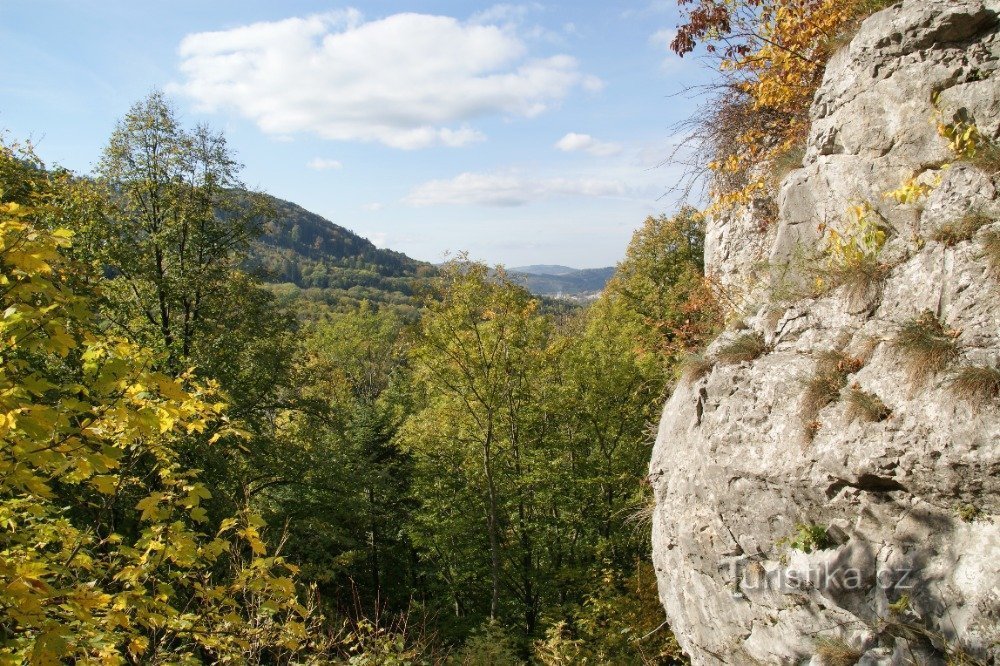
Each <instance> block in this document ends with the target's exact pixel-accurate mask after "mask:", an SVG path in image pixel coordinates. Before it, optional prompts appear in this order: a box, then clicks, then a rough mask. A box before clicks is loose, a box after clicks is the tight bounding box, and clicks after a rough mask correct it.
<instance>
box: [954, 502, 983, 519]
mask: <svg viewBox="0 0 1000 666" xmlns="http://www.w3.org/2000/svg"><path fill="white" fill-rule="evenodd" d="M955 513H957V514H958V517H959V518H961V519H962V520H963V521H965V522H967V523H971V522H973V521H975V520H976V518H979V516H981V515H982V512H981V511H980V510H979V507H977V506H976V505H974V504H963V505H962V506H960V507H958V508H957V509H956V510H955Z"/></svg>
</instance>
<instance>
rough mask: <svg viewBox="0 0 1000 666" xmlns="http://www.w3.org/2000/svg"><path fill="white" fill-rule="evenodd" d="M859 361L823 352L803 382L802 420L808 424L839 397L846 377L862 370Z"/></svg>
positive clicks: (838, 354)
mask: <svg viewBox="0 0 1000 666" xmlns="http://www.w3.org/2000/svg"><path fill="white" fill-rule="evenodd" d="M863 365H864V363H863V362H862V361H861V359H858V358H854V357H853V356H848V355H846V354H844V353H842V352H834V351H829V352H823V353H821V354H820V356H819V360H817V361H816V369H815V370H814V371H813V374H812V376H811V377H809V378H808V379H807V380H806V381H805V395H804V396H803V409H804V413H803V415H802V416H803V419H804V420H805V421H806V422H807V423H809V422H812V421H814V420H815V419H816V416H817V415H818V414H819V412H820V410H822V409H823V408H824V407H826V406H827V405H829V404H830V403H831V402H833V401H834V400H837V399H838V398H839V397H840V390H841V389H842V388H844V387H845V386H846V385H847V377H848V375H851V374H853V373H855V372H857V371H858V370H860V369H861V368H862V366H863Z"/></svg>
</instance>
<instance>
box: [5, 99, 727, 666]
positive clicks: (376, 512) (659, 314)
mask: <svg viewBox="0 0 1000 666" xmlns="http://www.w3.org/2000/svg"><path fill="white" fill-rule="evenodd" d="M2 159H3V162H2V180H0V190H2V192H3V202H4V203H3V222H2V224H3V226H2V231H3V243H2V246H0V248H2V253H3V254H2V257H3V270H4V272H3V282H2V284H3V290H4V291H3V298H4V306H5V312H4V319H3V324H2V325H3V334H4V340H5V349H4V371H3V398H2V400H3V414H4V420H3V423H2V426H3V433H4V437H5V440H7V441H11V442H12V444H13V446H12V447H11V448H6V449H5V450H4V458H3V467H4V469H5V470H6V474H5V476H4V487H3V490H4V509H3V516H4V518H3V522H4V525H6V526H7V528H8V531H7V532H5V534H6V536H5V544H4V547H5V551H4V553H5V557H4V567H5V569H4V575H5V576H12V575H15V574H16V577H17V580H18V583H17V584H15V585H10V586H8V588H7V594H6V595H5V596H4V599H3V612H4V617H5V620H4V627H5V628H6V631H7V633H6V636H5V642H4V646H5V647H4V650H5V651H6V653H7V654H8V655H18V654H26V651H27V653H33V652H35V651H47V652H50V653H51V654H53V655H57V656H58V658H74V659H79V658H95V659H98V660H99V661H104V660H107V661H109V662H113V661H116V660H117V661H123V662H132V661H135V662H141V663H161V662H163V661H164V660H177V661H191V660H195V661H233V662H238V663H242V662H248V663H289V662H298V661H300V660H309V659H312V660H317V659H318V660H326V659H343V660H347V661H349V662H350V663H409V662H411V661H412V662H413V663H419V662H421V661H428V662H430V661H440V660H441V659H444V658H445V655H452V656H453V657H454V658H457V659H459V660H460V662H461V663H518V662H519V661H520V660H523V659H525V658H527V657H528V656H529V655H531V654H536V655H545V654H552V655H561V656H558V659H565V658H567V657H566V655H567V654H573V655H578V657H574V659H576V658H579V659H587V658H589V659H591V660H595V661H596V662H600V663H607V662H613V661H626V662H630V661H637V660H640V659H647V660H650V661H652V662H656V663H670V662H671V661H672V660H674V659H678V658H680V653H679V651H678V649H677V647H676V644H675V643H673V641H672V640H671V635H670V632H669V629H666V628H664V627H663V626H662V618H661V615H662V612H661V609H660V606H659V602H658V600H657V596H656V589H655V579H654V577H653V575H652V571H651V568H650V565H649V564H648V562H647V558H646V552H647V551H648V548H649V545H648V536H647V535H646V532H647V531H648V529H647V526H646V525H645V524H644V515H645V514H646V510H645V509H644V507H646V506H648V503H649V497H648V490H647V489H646V488H645V487H644V485H643V479H644V473H645V472H644V469H645V466H646V464H647V460H648V454H649V445H650V437H651V435H650V432H649V430H648V425H649V423H650V422H651V421H652V419H653V417H654V416H655V413H656V411H657V410H658V408H659V405H660V403H661V401H662V398H663V391H664V386H665V385H666V381H667V378H668V376H669V372H670V370H669V369H670V368H671V367H674V364H675V362H676V359H677V358H679V355H681V354H683V353H684V352H685V350H687V349H688V348H693V347H694V346H696V345H697V344H698V341H699V339H700V338H701V337H703V336H705V335H707V334H708V333H709V332H710V331H711V329H712V327H713V326H714V318H713V316H712V314H711V313H710V312H709V311H708V310H706V309H705V308H704V307H703V304H702V303H699V302H698V299H702V298H704V293H703V290H702V288H701V287H702V284H703V281H702V277H703V275H702V273H703V266H702V255H703V239H704V226H703V218H702V217H701V215H699V214H698V213H696V212H694V211H684V212H683V213H681V214H679V215H677V216H675V217H671V218H667V217H659V218H650V219H649V220H647V222H646V224H645V226H644V227H643V229H642V230H641V231H640V232H638V233H637V235H636V238H635V241H634V242H633V245H632V247H631V248H630V249H629V255H628V258H627V259H626V260H625V261H624V262H623V263H622V265H621V266H620V267H619V271H618V274H617V276H616V278H615V282H614V285H613V286H612V288H611V289H609V290H608V291H607V293H606V295H605V296H604V297H603V298H602V299H601V300H600V301H599V302H597V303H596V304H595V305H593V306H592V307H590V308H588V309H573V310H570V311H567V310H566V309H565V308H564V309H563V310H562V311H558V312H556V313H552V312H547V311H546V309H545V307H543V305H542V304H541V303H540V302H539V301H538V299H536V298H534V297H532V296H531V295H530V294H529V293H528V292H527V291H525V290H524V289H523V288H521V287H519V286H517V285H515V284H513V283H512V282H511V281H510V280H509V279H508V278H507V276H506V274H505V272H504V270H503V268H502V267H488V266H485V265H483V264H480V263H476V262H473V261H470V260H468V259H466V258H464V257H459V258H457V259H455V260H453V261H451V262H450V263H449V264H447V265H445V266H443V267H440V268H438V269H436V270H435V271H434V274H433V276H432V277H426V278H423V280H424V281H425V283H426V284H424V285H422V286H421V295H420V299H421V305H420V308H419V311H418V313H419V314H418V316H417V317H416V318H414V317H413V316H412V313H411V312H410V310H409V309H405V308H404V309H403V310H402V311H400V309H399V308H396V307H394V306H393V305H392V304H391V303H384V302H383V303H372V302H369V301H367V300H361V301H360V302H359V303H358V304H357V305H356V306H354V307H353V308H352V309H348V310H346V311H345V310H344V308H329V307H328V308H325V309H323V308H319V310H317V308H316V307H315V305H311V306H309V307H308V308H307V310H306V312H305V313H303V312H301V311H298V310H297V304H301V302H302V301H301V299H290V300H287V301H286V302H284V303H279V300H278V299H277V297H276V296H275V295H274V293H273V292H272V291H271V290H270V289H269V288H267V287H266V285H264V284H263V283H262V282H261V281H260V280H259V278H258V277H255V275H254V274H253V272H247V271H246V270H244V267H245V266H246V265H247V257H248V252H249V249H250V246H251V244H252V242H253V241H255V240H256V239H257V238H258V237H259V236H260V235H261V234H262V233H263V231H264V230H265V229H266V228H267V224H268V220H269V217H270V216H273V215H275V210H274V208H273V206H270V205H269V201H268V199H267V198H266V197H263V196H261V195H259V194H257V193H253V192H250V191H248V190H247V189H246V188H245V187H244V186H243V185H242V183H241V182H240V180H239V171H238V168H237V166H236V160H235V156H233V155H232V154H231V153H230V151H229V150H228V148H227V145H226V141H225V137H224V136H222V135H221V134H219V133H215V132H212V131H211V130H210V129H208V128H205V127H195V128H191V129H188V128H185V127H183V126H182V125H181V124H180V123H179V121H178V119H177V114H176V112H175V110H174V109H173V108H172V107H171V105H170V102H169V100H167V99H166V98H165V97H164V96H163V95H162V94H160V93H154V94H152V95H150V96H149V97H148V98H147V99H145V100H142V101H140V102H139V103H137V104H136V105H135V106H134V107H133V108H132V110H131V111H130V112H129V114H128V115H127V116H126V117H125V118H123V119H122V120H121V121H120V123H119V124H118V126H117V128H116V130H115V132H114V134H113V135H112V136H111V137H110V138H109V140H108V142H107V147H106V149H105V152H104V154H103V155H102V156H101V160H100V163H99V170H98V174H97V177H96V178H80V177H78V176H76V175H74V174H71V173H67V172H64V171H60V170H49V169H46V168H45V166H44V165H42V164H41V163H39V161H38V160H37V158H35V157H34V156H33V155H32V153H31V152H30V150H29V149H27V148H25V147H18V146H14V145H11V146H6V147H5V148H4V150H3V155H2ZM682 330H683V331H684V334H683V335H678V334H677V333H676V332H677V331H682ZM645 634H649V636H644V635H645ZM640 638H643V640H641V641H640V640H639V639H640ZM585 655H586V656H585ZM553 658H556V657H553ZM393 660H395V661H393ZM553 663H556V662H553Z"/></svg>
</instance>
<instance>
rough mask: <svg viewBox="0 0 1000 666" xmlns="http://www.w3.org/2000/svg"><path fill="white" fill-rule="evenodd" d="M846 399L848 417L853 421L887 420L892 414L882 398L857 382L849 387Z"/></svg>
mask: <svg viewBox="0 0 1000 666" xmlns="http://www.w3.org/2000/svg"><path fill="white" fill-rule="evenodd" d="M844 400H845V401H846V402H847V418H848V419H850V420H851V421H857V420H859V419H860V420H861V421H868V422H878V421H885V420H886V419H887V418H889V416H890V415H891V414H892V410H891V409H889V408H888V407H886V405H885V403H884V402H882V399H881V398H879V397H878V396H877V395H875V394H874V393H869V392H868V391H864V390H862V388H861V386H859V385H858V384H857V383H855V384H853V385H852V386H851V388H850V389H848V391H847V393H846V394H845V395H844Z"/></svg>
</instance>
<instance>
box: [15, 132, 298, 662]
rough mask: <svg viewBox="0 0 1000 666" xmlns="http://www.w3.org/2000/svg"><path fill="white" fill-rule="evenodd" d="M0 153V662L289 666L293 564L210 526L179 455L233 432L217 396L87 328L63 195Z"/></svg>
mask: <svg viewBox="0 0 1000 666" xmlns="http://www.w3.org/2000/svg"><path fill="white" fill-rule="evenodd" d="M0 160H2V162H3V164H2V167H3V168H2V171H3V172H4V175H5V179H4V180H5V181H6V182H7V183H8V184H12V183H14V184H16V183H19V184H20V185H22V186H23V187H21V188H16V187H12V188H10V194H8V193H7V192H2V191H0V311H2V313H3V314H2V318H0V438H2V443H3V445H2V447H0V589H2V591H3V593H2V594H0V636H2V637H3V641H2V642H0V662H2V663H37V664H56V663H81V664H83V663H102V664H117V663H140V662H141V663H164V664H165V663H191V662H201V661H213V662H220V663H221V662H226V663H230V662H232V663H247V662H250V661H254V660H258V659H260V658H262V657H263V656H265V655H267V656H268V658H270V659H272V660H277V661H281V660H282V659H284V660H287V659H289V658H291V656H292V655H295V654H297V653H299V652H300V649H301V648H302V647H303V646H304V638H305V629H306V623H307V621H308V615H309V613H308V611H307V610H306V609H305V608H304V607H303V606H302V605H301V604H299V602H298V599H297V596H296V589H295V582H294V580H293V577H292V576H293V574H294V567H292V566H290V565H288V564H286V563H285V562H284V561H283V559H282V558H280V557H276V556H274V555H273V554H272V555H269V554H268V552H267V550H268V549H267V547H266V546H265V544H264V540H263V535H262V532H261V531H262V529H263V521H261V520H260V518H258V517H256V516H254V515H253V514H251V513H249V512H246V513H243V514H241V515H235V516H232V517H229V518H225V519H223V520H221V521H219V522H213V521H212V520H210V519H209V515H208V513H207V512H206V510H205V508H203V505H204V503H205V501H206V500H208V499H209V498H210V497H211V493H210V491H209V490H208V488H207V487H206V485H205V484H203V483H202V482H201V480H200V479H199V473H198V472H197V471H196V470H193V469H190V468H189V467H187V466H186V465H185V464H184V463H183V450H184V447H185V446H186V445H187V444H188V443H189V442H191V441H192V440H195V439H198V440H203V441H205V442H207V443H210V444H213V443H216V442H218V441H219V440H223V439H226V438H232V437H237V436H238V432H237V430H236V429H235V428H234V427H233V426H232V425H231V424H230V423H229V422H228V420H227V418H226V404H225V401H224V400H223V399H222V398H221V397H220V395H219V394H218V391H217V388H216V387H215V385H214V384H213V382H211V381H206V382H198V381H196V380H195V379H194V378H193V377H192V376H191V375H190V374H182V375H180V376H178V377H170V376H167V375H164V374H160V373H159V372H157V371H156V370H155V367H156V365H157V359H156V358H155V357H154V356H153V355H152V354H151V353H149V352H148V351H145V350H143V349H140V348H138V347H136V346H135V345H134V344H132V343H131V342H129V341H127V340H125V339H123V338H118V337H115V336H109V335H107V333H106V332H105V331H103V330H102V329H101V327H100V326H99V324H98V322H97V321H96V319H95V318H94V316H93V314H92V311H93V305H92V300H91V298H92V296H91V295H90V294H88V293H87V292H86V291H81V289H82V287H81V285H84V284H85V283H86V282H87V281H88V280H87V275H86V274H87V269H86V268H85V267H83V266H82V265H81V264H79V263H77V262H75V261H74V260H72V259H71V258H69V257H68V251H69V248H70V244H71V238H72V235H73V234H72V233H71V232H69V231H67V230H66V229H64V228H62V227H55V228H53V227H51V223H52V222H53V221H54V220H59V218H60V217H65V216H66V215H72V214H73V211H74V210H75V209H74V207H73V206H71V205H69V204H68V203H67V199H66V196H67V192H66V191H60V190H58V189H56V188H58V183H55V184H53V183H51V182H49V181H47V179H46V178H45V177H44V174H42V173H40V172H38V171H33V170H32V169H31V167H30V166H27V165H26V163H25V161H24V160H23V159H20V158H19V156H17V155H16V154H14V153H13V152H12V151H10V150H7V149H4V150H3V151H2V153H0ZM18 172H20V173H21V175H22V177H21V178H13V177H11V176H12V174H13V175H16V174H17V173H18ZM64 184H65V183H64ZM70 194H71V193H70ZM15 198H16V199H18V200H13V199H15Z"/></svg>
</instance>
